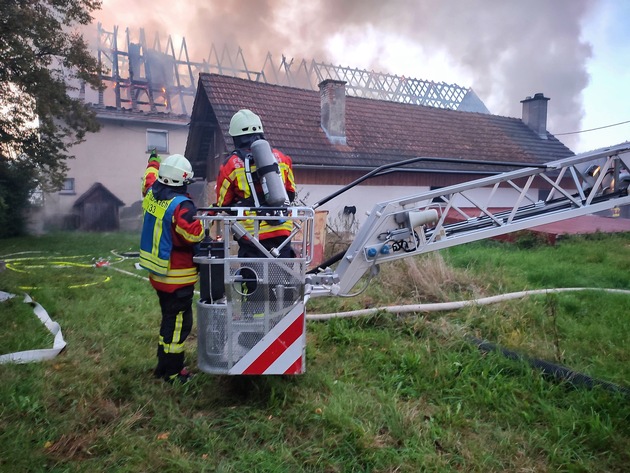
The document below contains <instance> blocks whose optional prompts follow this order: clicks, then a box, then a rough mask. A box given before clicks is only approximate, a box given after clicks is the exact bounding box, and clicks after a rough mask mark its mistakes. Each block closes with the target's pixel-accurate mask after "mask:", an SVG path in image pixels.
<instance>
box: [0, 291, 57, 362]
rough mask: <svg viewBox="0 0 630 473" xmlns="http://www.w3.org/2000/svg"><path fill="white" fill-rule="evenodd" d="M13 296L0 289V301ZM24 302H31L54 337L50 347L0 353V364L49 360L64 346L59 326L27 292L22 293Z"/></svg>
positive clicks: (36, 313)
mask: <svg viewBox="0 0 630 473" xmlns="http://www.w3.org/2000/svg"><path fill="white" fill-rule="evenodd" d="M12 297H15V294H9V293H8V292H3V291H0V303H1V302H4V301H6V300H8V299H11V298H12ZM24 303H25V304H31V305H32V306H33V312H34V313H35V315H36V316H37V317H38V318H39V320H41V322H42V323H43V324H44V325H45V326H46V328H47V329H48V330H49V331H50V333H52V334H53V336H54V337H55V339H54V341H53V346H52V348H42V349H38V350H27V351H18V352H15V353H7V354H6V355H0V364H4V363H30V362H33V361H43V360H51V359H53V358H54V357H56V356H57V355H58V354H59V353H60V352H61V350H63V349H64V348H65V346H66V341H65V340H64V339H63V334H62V333H61V326H60V325H59V324H58V323H57V322H55V321H54V320H52V319H51V318H50V316H49V315H48V312H46V309H44V308H43V307H42V306H41V305H40V304H38V303H37V302H35V301H34V300H33V299H31V296H29V295H28V294H25V295H24Z"/></svg>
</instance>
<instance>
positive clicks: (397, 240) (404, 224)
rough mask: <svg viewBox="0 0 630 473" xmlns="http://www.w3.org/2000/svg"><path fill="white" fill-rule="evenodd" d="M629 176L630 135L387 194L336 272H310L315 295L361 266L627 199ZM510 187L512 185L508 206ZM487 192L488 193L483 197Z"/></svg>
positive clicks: (349, 283)
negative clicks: (524, 164)
mask: <svg viewBox="0 0 630 473" xmlns="http://www.w3.org/2000/svg"><path fill="white" fill-rule="evenodd" d="M629 183H630V143H624V144H620V145H616V146H612V147H609V148H604V149H601V150H596V151H591V152H588V153H583V154H580V155H576V156H573V157H570V158H566V159H561V160H558V161H553V162H550V163H548V164H547V165H546V166H541V167H537V168H533V167H532V168H524V169H520V170H516V171H510V172H505V173H502V174H498V175H496V176H491V177H487V178H483V179H478V180H475V181H471V182H467V183H463V184H459V185H454V186H450V187H444V188H441V189H437V190H433V191H429V192H425V193H421V194H417V195H412V196H409V197H406V198H401V199H395V200H390V201H387V202H382V203H380V204H377V205H375V206H374V208H373V210H372V211H371V212H370V214H369V216H368V218H367V220H366V221H365V223H364V224H363V225H362V226H361V228H360V229H359V232H358V233H357V236H356V237H355V239H354V241H353V242H352V244H351V246H350V248H349V249H348V250H347V252H346V253H345V255H344V257H343V259H342V260H341V261H340V263H339V265H338V267H337V269H336V274H329V275H328V276H323V278H318V277H313V278H312V279H311V281H310V287H311V295H312V296H317V295H329V294H331V292H332V293H337V291H339V293H341V294H344V293H348V292H349V291H350V290H351V289H352V287H353V286H354V285H355V284H356V283H357V282H358V281H359V279H360V278H361V276H363V274H365V273H366V272H367V271H368V270H374V269H375V268H374V267H375V266H376V265H378V264H381V263H384V262H386V261H393V260H396V259H400V258H405V257H408V256H412V255H416V254H420V253H426V252H429V251H435V250H440V249H442V248H448V247H451V246H455V245H461V244H464V243H469V242H472V241H477V240H483V239H485V238H492V237H496V236H499V235H503V234H506V233H511V232H515V231H518V230H523V229H526V228H531V227H535V226H538V225H543V224H547V223H551V222H557V221H560V220H565V219H569V218H573V217H578V216H581V215H586V214H592V213H595V212H599V211H603V210H607V209H611V208H614V207H618V206H622V205H626V204H628V203H630V197H629V196H628V184H629ZM505 189H509V190H510V192H511V195H510V198H509V201H510V202H511V203H510V204H508V205H507V206H506V205H505V204H504V203H503V202H504V201H505V200H506V199H505V194H504V193H505ZM541 189H542V190H548V191H549V192H548V195H547V196H546V197H545V198H539V196H538V193H539V190H541ZM480 191H481V192H480ZM499 193H501V194H502V196H503V197H502V198H501V200H499V198H498V197H497V194H499ZM481 195H483V196H487V197H484V198H483V200H484V201H483V202H482V201H480V200H481V199H480V197H479V196H481ZM510 205H511V206H510ZM333 280H334V281H335V284H334V288H333V287H332V285H331V284H329V283H330V281H333ZM322 281H323V282H322ZM337 281H338V283H337Z"/></svg>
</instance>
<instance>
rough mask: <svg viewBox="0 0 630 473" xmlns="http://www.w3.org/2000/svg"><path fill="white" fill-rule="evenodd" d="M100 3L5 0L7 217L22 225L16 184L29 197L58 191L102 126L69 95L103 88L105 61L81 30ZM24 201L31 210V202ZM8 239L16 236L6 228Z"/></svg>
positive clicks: (3, 187)
mask: <svg viewBox="0 0 630 473" xmlns="http://www.w3.org/2000/svg"><path fill="white" fill-rule="evenodd" d="M100 6H101V1H100V0H0V14H1V16H0V25H1V28H2V35H1V36H0V213H2V214H4V215H3V217H4V218H2V219H1V220H9V221H14V222H15V226H16V228H20V227H21V224H22V223H23V221H22V220H21V219H23V218H24V217H23V214H24V213H25V207H23V208H21V209H20V208H19V207H20V204H18V203H16V202H15V200H16V198H17V197H15V193H14V190H15V186H16V184H17V185H20V186H23V187H21V188H20V189H21V190H22V189H23V188H27V190H28V192H26V195H27V196H28V193H29V192H30V191H31V190H33V189H34V188H35V187H37V186H41V187H42V188H43V189H45V190H58V189H59V188H60V187H61V185H62V183H63V180H64V178H65V174H66V172H67V170H68V167H67V164H66V161H67V160H68V159H70V158H72V157H73V156H72V155H71V154H70V149H71V147H72V146H73V145H74V144H76V143H80V142H81V141H83V140H84V137H85V134H86V133H87V132H94V131H97V130H98V129H99V125H98V122H97V121H96V116H95V113H94V112H93V111H92V110H91V109H90V108H89V107H88V106H87V105H86V104H85V103H83V102H82V101H81V100H80V99H78V98H72V97H70V95H69V92H71V90H72V89H73V88H76V86H73V85H71V84H77V83H80V82H84V83H86V84H88V85H89V86H91V87H94V88H99V87H101V86H102V84H101V83H100V81H99V74H98V73H99V71H100V68H99V64H98V62H97V60H96V58H95V57H93V56H92V55H91V54H90V51H89V48H88V45H87V43H86V41H85V40H84V38H83V36H82V35H81V33H80V32H79V28H80V27H81V26H82V25H88V24H90V22H91V21H92V16H91V14H92V12H93V11H95V10H97V9H99V8H100ZM16 178H17V179H19V181H18V183H16V182H14V180H15V179H16ZM19 194H20V195H24V193H23V192H20V193H19ZM8 195H12V196H14V197H12V198H7V196H8ZM21 201H22V202H21V205H22V206H26V205H27V203H28V197H27V198H26V199H24V198H21ZM9 202H10V203H9ZM16 206H17V207H18V208H17V209H16ZM6 212H11V213H12V214H13V215H11V218H7V217H8V216H9V214H8V213H6ZM14 219H16V220H14ZM7 230H8V233H7ZM3 234H4V235H5V236H6V235H8V234H15V231H12V230H10V229H7V228H6V227H5V228H2V227H0V236H2V235H3Z"/></svg>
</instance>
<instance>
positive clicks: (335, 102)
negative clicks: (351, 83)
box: [319, 79, 346, 145]
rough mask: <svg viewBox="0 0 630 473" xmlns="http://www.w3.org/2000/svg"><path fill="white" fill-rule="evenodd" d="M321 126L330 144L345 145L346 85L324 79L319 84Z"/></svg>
mask: <svg viewBox="0 0 630 473" xmlns="http://www.w3.org/2000/svg"><path fill="white" fill-rule="evenodd" d="M319 95H320V98H321V108H322V112H321V113H322V116H321V124H322V128H323V129H324V131H325V132H326V136H328V139H329V140H330V142H331V143H333V144H336V145H345V144H346V83H345V82H344V81H341V80H333V79H326V80H324V81H322V82H320V83H319Z"/></svg>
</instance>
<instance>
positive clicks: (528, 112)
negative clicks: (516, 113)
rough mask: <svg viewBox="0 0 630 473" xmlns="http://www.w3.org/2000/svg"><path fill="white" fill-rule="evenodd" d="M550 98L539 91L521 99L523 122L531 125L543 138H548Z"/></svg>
mask: <svg viewBox="0 0 630 473" xmlns="http://www.w3.org/2000/svg"><path fill="white" fill-rule="evenodd" d="M548 101H549V99H548V98H547V97H545V96H544V95H543V94H541V93H538V94H535V95H534V96H533V97H527V98H526V99H525V100H521V103H522V104H523V123H525V125H527V126H528V127H530V128H531V129H532V130H534V132H535V133H536V134H537V135H538V136H539V137H541V138H542V139H543V140H546V139H547V102H548Z"/></svg>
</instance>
